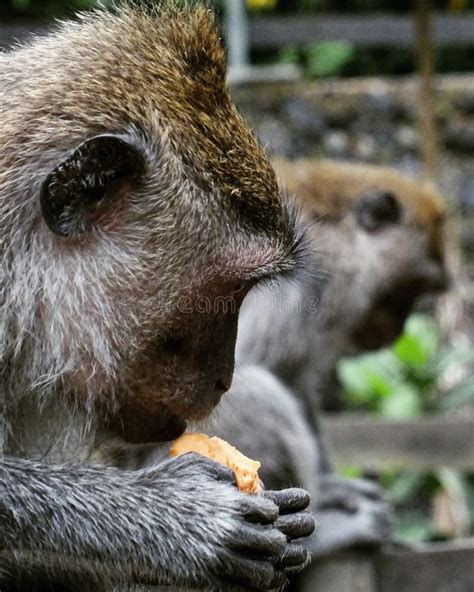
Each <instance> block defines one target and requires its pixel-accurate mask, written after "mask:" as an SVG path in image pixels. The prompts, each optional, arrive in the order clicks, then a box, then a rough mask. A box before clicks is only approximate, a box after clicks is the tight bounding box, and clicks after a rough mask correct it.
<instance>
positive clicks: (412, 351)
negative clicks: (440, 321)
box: [393, 314, 439, 369]
mask: <svg viewBox="0 0 474 592" xmlns="http://www.w3.org/2000/svg"><path fill="white" fill-rule="evenodd" d="M438 344H439V334H438V329H437V327H436V323H435V322H434V321H433V319H431V318H430V317H428V316H427V315H422V314H414V315H412V316H411V317H410V318H409V319H408V321H407V322H406V324H405V330H404V332H403V335H401V337H399V339H398V340H397V341H396V343H395V345H394V348H393V349H394V352H395V354H396V355H397V357H398V359H399V360H400V361H401V362H403V363H404V364H406V365H407V366H408V367H410V368H415V369H419V368H422V367H423V366H425V365H426V364H427V363H428V362H430V361H431V359H432V358H433V356H434V355H435V353H436V351H437V349H438Z"/></svg>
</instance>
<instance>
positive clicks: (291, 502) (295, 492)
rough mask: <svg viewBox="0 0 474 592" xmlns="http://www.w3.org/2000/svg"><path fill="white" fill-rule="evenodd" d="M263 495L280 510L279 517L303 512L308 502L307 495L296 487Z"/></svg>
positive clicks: (308, 497) (266, 492) (267, 492)
mask: <svg viewBox="0 0 474 592" xmlns="http://www.w3.org/2000/svg"><path fill="white" fill-rule="evenodd" d="M264 495H265V497H268V498H270V499H271V500H272V501H274V502H275V504H276V505H277V506H278V507H279V508H280V514H281V515H284V514H290V513H293V512H299V511H301V510H305V509H306V508H307V507H308V506H309V502H310V496H309V493H308V492H307V491H305V490H304V489H299V488H297V487H293V488H291V489H283V490H282V491H265V492H264Z"/></svg>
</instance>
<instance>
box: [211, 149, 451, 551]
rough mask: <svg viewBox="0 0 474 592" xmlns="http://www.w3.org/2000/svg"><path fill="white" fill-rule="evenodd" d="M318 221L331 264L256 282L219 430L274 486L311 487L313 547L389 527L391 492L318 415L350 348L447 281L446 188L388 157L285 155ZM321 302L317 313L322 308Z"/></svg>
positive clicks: (280, 164) (371, 539)
mask: <svg viewBox="0 0 474 592" xmlns="http://www.w3.org/2000/svg"><path fill="white" fill-rule="evenodd" d="M275 166H276V170H277V172H278V174H279V176H280V178H281V181H282V184H283V185H285V186H286V187H288V189H289V191H290V192H291V193H296V194H297V196H298V198H299V200H300V201H301V203H302V204H303V206H304V211H305V213H306V215H307V216H308V218H311V219H316V220H318V221H319V222H318V223H317V224H316V225H315V227H314V242H315V248H316V251H317V255H316V256H317V258H318V260H319V265H320V266H322V269H323V270H324V269H326V270H327V271H328V272H329V273H328V275H327V278H326V283H325V285H324V287H323V290H322V292H321V281H320V280H318V279H317V278H314V277H311V275H308V276H302V277H301V278H299V279H298V281H297V282H291V281H287V280H282V281H280V282H278V283H277V284H275V285H273V286H271V285H270V286H266V287H262V288H261V289H256V290H255V291H253V292H252V293H251V294H250V295H249V296H248V297H247V299H246V301H245V303H244V307H243V312H242V315H241V319H240V321H239V338H238V340H237V361H238V362H239V364H238V371H237V372H236V376H235V378H234V382H233V385H232V388H231V391H230V395H229V397H226V398H225V400H224V401H223V403H222V405H221V406H220V407H219V408H218V409H217V410H216V412H215V414H214V415H215V417H214V422H213V423H212V424H211V425H210V426H209V429H208V432H209V434H214V433H216V434H217V435H224V434H225V436H226V437H227V438H228V439H229V440H230V441H232V442H234V443H235V444H236V446H237V447H239V448H240V449H241V450H242V451H243V452H245V453H246V454H249V455H250V456H252V457H253V458H258V459H261V460H262V467H263V469H262V478H263V480H264V482H265V483H267V485H268V486H269V487H277V486H281V485H282V484H284V485H285V486H288V485H291V484H299V485H304V486H305V487H307V488H308V489H309V490H310V491H311V492H312V494H313V499H314V500H315V502H316V504H315V505H316V506H317V518H318V527H317V529H316V531H315V533H314V535H313V539H312V550H313V552H314V553H317V554H325V553H328V552H331V551H333V550H335V549H338V548H341V547H348V546H351V545H367V544H370V543H377V542H380V541H383V540H385V539H386V538H387V536H388V535H389V532H390V513H389V509H388V507H387V505H386V503H385V501H384V500H383V499H382V497H381V492H380V491H378V490H377V488H376V487H374V486H373V485H372V484H370V483H368V482H365V481H361V480H357V481H356V480H346V479H342V478H339V477H337V476H336V475H334V473H333V472H332V470H331V466H330V463H329V462H328V459H327V456H326V453H325V448H324V442H323V441H322V439H321V433H320V429H319V425H318V416H319V413H320V407H321V399H322V404H323V406H324V407H326V408H331V407H332V408H333V407H334V402H333V401H332V400H331V397H333V398H336V397H337V390H338V384H337V380H336V363H337V361H338V359H339V358H340V357H341V356H342V355H347V354H350V353H354V352H357V351H361V350H367V349H372V348H377V347H381V346H383V345H387V344H389V343H390V342H391V341H392V340H393V339H395V337H397V335H398V334H399V333H400V332H401V330H402V327H403V324H404V321H405V319H406V317H407V315H408V314H409V312H410V311H411V310H412V307H413V305H414V304H415V302H416V300H417V299H418V297H420V296H423V295H424V294H427V293H429V292H432V291H438V290H441V289H443V288H444V287H445V285H446V271H445V268H444V264H443V240H442V222H443V214H444V208H443V205H442V201H441V199H440V197H439V195H438V194H437V193H436V192H435V191H434V190H433V189H431V188H429V187H428V186H426V185H422V184H420V183H417V182H415V181H412V180H410V179H408V178H406V177H405V176H403V175H401V174H400V173H398V172H397V171H395V170H393V169H390V168H382V167H371V166H365V165H355V164H352V163H351V164H342V163H338V162H331V161H313V160H301V161H294V162H288V161H277V162H275ZM316 309H317V310H318V311H319V312H318V314H315V310H316Z"/></svg>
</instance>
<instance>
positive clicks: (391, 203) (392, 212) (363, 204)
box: [354, 190, 402, 232]
mask: <svg viewBox="0 0 474 592" xmlns="http://www.w3.org/2000/svg"><path fill="white" fill-rule="evenodd" d="M354 215H355V218H356V220H357V223H358V224H359V226H361V227H362V228H364V229H365V230H367V231H368V232H375V231H376V230H379V229H381V228H383V227H384V226H387V225H389V224H397V223H398V222H400V219H401V217H402V206H401V205H400V202H399V201H398V199H397V198H396V197H395V195H394V194H393V193H391V192H390V191H377V190H373V191H369V192H368V193H366V194H365V195H363V196H362V197H361V198H360V199H359V201H358V202H357V205H356V207H355V210H354Z"/></svg>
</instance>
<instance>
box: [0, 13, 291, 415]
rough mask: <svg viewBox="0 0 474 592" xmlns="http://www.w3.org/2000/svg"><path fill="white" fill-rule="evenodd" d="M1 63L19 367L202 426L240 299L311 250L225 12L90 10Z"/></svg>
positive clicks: (11, 348) (5, 226)
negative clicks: (286, 194)
mask: <svg viewBox="0 0 474 592" xmlns="http://www.w3.org/2000/svg"><path fill="white" fill-rule="evenodd" d="M173 6H174V7H173ZM0 60H1V61H0V88H1V90H0V98H1V105H2V107H1V109H2V126H1V131H0V135H1V148H0V175H1V176H0V196H1V199H0V219H1V221H2V237H1V239H2V265H3V269H4V270H5V272H6V273H5V277H6V278H7V280H6V283H5V291H4V293H5V300H4V302H5V308H4V310H5V316H4V325H3V327H2V331H3V332H4V334H5V339H4V342H3V343H2V346H3V347H4V351H3V356H4V359H5V360H8V366H9V368H11V372H16V373H17V374H21V375H22V377H23V378H22V380H23V381H24V382H25V387H27V389H28V390H33V391H34V392H38V391H40V394H47V393H48V392H49V391H51V390H54V389H57V388H60V389H61V390H63V391H65V392H66V393H74V394H75V395H80V396H82V397H84V398H85V399H86V400H89V401H90V400H91V397H92V396H93V400H94V401H97V400H100V401H102V402H104V401H105V402H107V407H108V408H110V405H109V403H111V402H112V403H114V404H116V407H117V406H120V407H122V408H124V409H128V408H130V409H132V408H133V410H134V412H135V411H136V410H140V409H142V410H143V412H144V413H149V414H150V416H153V413H154V412H156V413H157V414H158V413H159V414H162V411H163V408H164V407H163V405H165V406H166V409H167V412H168V413H169V416H170V417H175V418H180V419H183V418H185V419H188V418H194V419H195V418H199V417H202V416H205V415H207V414H208V413H209V412H210V411H211V409H212V408H213V407H214V405H215V404H216V403H217V402H218V400H219V398H220V396H221V395H222V393H223V392H224V391H225V390H226V389H227V388H228V387H229V386H230V382H231V376H232V372H233V365H234V343H235V337H236V327H237V315H238V309H239V306H240V303H241V301H242V299H243V297H244V296H245V294H246V293H247V291H248V290H249V289H250V287H251V286H252V285H254V284H255V283H257V282H258V281H259V280H261V279H262V278H265V277H269V276H272V275H274V274H276V273H280V272H285V271H289V270H291V269H292V268H293V267H294V266H295V263H296V260H297V259H298V253H299V246H298V245H299V244H300V237H299V236H298V235H297V232H296V230H295V219H294V216H293V214H292V213H291V211H290V209H289V208H288V206H286V205H284V203H283V201H282V200H281V199H280V194H279V190H278V187H277V182H276V179H275V176H274V173H273V170H272V169H271V167H270V165H269V163H268V161H267V159H266V157H265V155H264V153H263V151H262V150H261V148H260V147H259V146H258V144H257V143H256V142H255V140H254V137H253V136H252V134H251V133H250V132H249V130H248V129H247V127H246V126H245V124H244V123H243V121H242V119H241V118H240V116H239V115H238V114H237V112H236V111H235V109H234V106H233V105H232V103H231V102H230V99H229V96H228V93H227V90H226V87H225V57H224V50H223V47H222V45H221V42H220V39H219V37H218V34H217V32H216V29H215V25H214V21H213V18H212V15H211V14H210V13H209V11H208V10H206V9H204V8H176V6H175V3H173V2H170V3H164V6H162V7H161V8H159V9H151V10H150V9H148V10H145V9H138V8H121V9H119V10H118V12H115V13H107V12H101V13H93V14H92V15H88V16H85V17H81V20H80V21H79V22H76V23H70V24H66V25H63V26H62V27H61V28H60V29H59V30H58V31H57V32H56V33H54V34H52V35H50V36H49V37H48V38H46V39H43V40H41V39H40V40H37V41H35V42H33V43H32V44H31V45H30V46H27V47H25V48H22V49H19V50H16V51H13V52H11V53H9V54H3V55H1V56H0ZM22 360H27V363H26V362H25V363H24V365H22ZM112 407H113V405H112Z"/></svg>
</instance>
